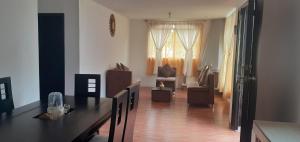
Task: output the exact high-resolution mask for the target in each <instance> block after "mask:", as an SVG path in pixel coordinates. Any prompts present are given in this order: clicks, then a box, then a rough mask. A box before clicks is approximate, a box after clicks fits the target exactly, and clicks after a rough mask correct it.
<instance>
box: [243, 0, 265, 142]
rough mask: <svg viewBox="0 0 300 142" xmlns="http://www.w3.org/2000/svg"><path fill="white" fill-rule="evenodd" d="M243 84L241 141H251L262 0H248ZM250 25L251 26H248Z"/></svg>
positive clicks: (254, 110)
mask: <svg viewBox="0 0 300 142" xmlns="http://www.w3.org/2000/svg"><path fill="white" fill-rule="evenodd" d="M248 14H249V16H248V21H247V40H246V60H245V64H246V65H248V66H247V67H246V69H245V78H246V79H245V86H244V90H245V91H244V94H243V105H242V123H241V137H240V141H241V142H251V133H252V128H253V120H254V119H255V112H256V98H257V71H256V70H257V66H256V65H257V53H258V43H259V36H260V31H261V25H262V16H263V0H249V1H248ZM249 27H252V28H249Z"/></svg>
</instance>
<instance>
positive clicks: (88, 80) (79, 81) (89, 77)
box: [75, 74, 101, 99]
mask: <svg viewBox="0 0 300 142" xmlns="http://www.w3.org/2000/svg"><path fill="white" fill-rule="evenodd" d="M100 88H101V75H100V74H75V97H77V98H78V97H79V98H87V97H95V98H96V99H99V98H100Z"/></svg>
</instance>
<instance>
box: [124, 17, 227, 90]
mask: <svg viewBox="0 0 300 142" xmlns="http://www.w3.org/2000/svg"><path fill="white" fill-rule="evenodd" d="M224 22H225V21H224V19H216V20H212V23H211V29H210V33H209V34H208V41H207V46H208V47H207V50H206V53H207V55H206V59H205V60H206V63H207V64H213V67H214V69H218V64H219V56H222V55H219V48H221V49H222V48H223V39H224V24H225V23H224ZM129 45H130V46H129V47H130V49H129V55H130V56H129V64H130V69H131V70H132V71H133V80H141V81H142V82H141V85H142V86H147V87H153V86H155V79H156V77H155V76H148V75H146V66H147V64H146V63H147V48H148V27H147V25H146V23H145V22H144V20H130V42H129ZM220 54H221V53H220Z"/></svg>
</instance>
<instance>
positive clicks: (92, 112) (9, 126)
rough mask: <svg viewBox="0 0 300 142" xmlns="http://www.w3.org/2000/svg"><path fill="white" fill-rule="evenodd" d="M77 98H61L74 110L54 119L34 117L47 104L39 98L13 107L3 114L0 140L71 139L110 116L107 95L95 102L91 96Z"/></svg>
mask: <svg viewBox="0 0 300 142" xmlns="http://www.w3.org/2000/svg"><path fill="white" fill-rule="evenodd" d="M76 100H78V99H76ZM76 100H75V97H73V96H65V97H64V102H65V104H69V105H71V108H74V110H73V111H72V112H70V113H69V114H67V115H64V116H62V117H60V118H58V119H57V120H41V119H37V118H33V117H35V116H37V115H39V114H41V113H44V112H46V108H47V107H46V105H43V104H41V103H40V102H39V101H38V102H34V103H31V104H29V105H26V106H24V107H21V108H17V109H15V110H14V111H13V113H12V114H11V115H10V116H7V115H3V114H2V115H1V119H0V139H1V141H4V142H6V141H7V142H20V141H22V142H53V141H55V142H72V141H75V140H77V139H78V137H80V136H82V135H83V134H85V133H86V131H87V130H88V129H90V128H91V127H93V126H95V124H101V123H104V122H105V121H106V120H107V119H108V118H109V117H110V115H111V109H112V108H111V107H112V100H111V99H109V98H100V100H98V101H95V99H94V98H88V99H86V100H84V101H83V100H80V101H76ZM79 102H80V103H79ZM96 102H98V103H96Z"/></svg>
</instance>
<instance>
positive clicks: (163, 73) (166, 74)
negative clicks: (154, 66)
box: [156, 64, 176, 92]
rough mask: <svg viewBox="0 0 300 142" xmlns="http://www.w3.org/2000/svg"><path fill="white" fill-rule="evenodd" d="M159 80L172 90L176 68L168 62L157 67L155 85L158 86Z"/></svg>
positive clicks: (174, 85)
mask: <svg viewBox="0 0 300 142" xmlns="http://www.w3.org/2000/svg"><path fill="white" fill-rule="evenodd" d="M161 82H162V83H163V84H164V85H165V87H168V88H171V89H172V91H173V92H174V91H175V88H176V68H172V67H170V65H168V64H166V65H164V66H161V67H158V70H157V78H156V87H159V85H160V83H161Z"/></svg>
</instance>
